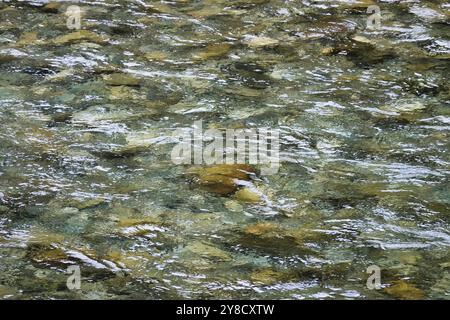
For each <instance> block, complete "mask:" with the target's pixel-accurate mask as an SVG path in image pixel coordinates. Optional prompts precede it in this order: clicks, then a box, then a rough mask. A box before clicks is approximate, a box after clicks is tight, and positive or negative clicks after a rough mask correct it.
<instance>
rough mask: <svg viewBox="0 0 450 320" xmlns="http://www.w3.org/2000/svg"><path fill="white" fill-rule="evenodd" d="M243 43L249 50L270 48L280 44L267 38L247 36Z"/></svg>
mask: <svg viewBox="0 0 450 320" xmlns="http://www.w3.org/2000/svg"><path fill="white" fill-rule="evenodd" d="M244 43H245V44H247V45H248V46H249V47H251V48H271V47H275V46H277V45H278V44H279V43H280V42H279V41H278V40H277V39H272V38H269V37H255V36H248V37H246V38H245V40H244Z"/></svg>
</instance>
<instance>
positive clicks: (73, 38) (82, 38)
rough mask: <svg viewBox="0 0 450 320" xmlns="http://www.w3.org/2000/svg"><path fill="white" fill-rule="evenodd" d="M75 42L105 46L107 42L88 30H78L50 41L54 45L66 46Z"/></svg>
mask: <svg viewBox="0 0 450 320" xmlns="http://www.w3.org/2000/svg"><path fill="white" fill-rule="evenodd" d="M76 42H94V43H98V44H105V43H106V42H108V39H107V38H105V37H103V36H101V35H98V34H97V33H95V32H92V31H89V30H78V31H75V32H72V33H69V34H65V35H62V36H59V37H56V38H55V39H53V40H52V43H54V44H56V45H66V44H72V43H76Z"/></svg>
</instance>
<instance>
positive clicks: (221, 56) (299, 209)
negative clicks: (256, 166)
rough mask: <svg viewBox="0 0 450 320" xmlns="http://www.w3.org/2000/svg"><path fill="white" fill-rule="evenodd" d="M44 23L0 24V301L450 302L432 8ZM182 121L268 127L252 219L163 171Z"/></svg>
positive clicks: (29, 19)
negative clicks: (275, 147) (369, 284)
mask: <svg viewBox="0 0 450 320" xmlns="http://www.w3.org/2000/svg"><path fill="white" fill-rule="evenodd" d="M46 4H47V2H46V1H10V2H8V1H4V2H3V3H1V4H0V21H1V22H0V44H1V49H0V70H1V72H0V123H1V126H0V202H1V205H0V297H2V298H16V299H42V298H58V299H66V298H82V299H136V298H138V299H145V298H157V299H175V298H226V299H227V298H255V299H257V298H275V299H277V298H288V299H368V298H369V299H395V298H418V297H419V298H438V299H447V298H448V297H449V294H450V271H449V266H450V264H449V263H450V252H449V247H450V234H449V206H450V203H449V201H450V197H449V170H450V169H449V161H450V160H449V153H448V151H449V145H448V139H449V129H450V127H449V122H450V112H449V110H450V109H449V102H450V96H449V92H450V90H449V84H448V72H449V66H450V64H449V57H450V39H449V34H450V32H449V6H448V4H447V3H446V2H445V1H420V2H406V1H399V2H395V3H394V2H392V1H385V2H379V3H378V4H379V5H380V7H381V10H382V18H383V19H382V23H381V29H380V30H376V31H367V30H365V26H366V18H367V16H368V15H367V13H366V8H367V6H368V5H370V4H373V3H372V2H371V1H361V2H357V1H354V2H353V1H315V2H308V1H265V0H255V1H241V0H237V1H220V0H219V1H212V0H211V1H195V2H190V1H173V2H165V3H160V2H158V1H136V2H131V1H80V2H78V3H77V4H78V5H79V6H81V7H82V8H83V10H84V16H83V18H82V24H81V26H82V29H83V30H85V31H83V32H81V33H76V34H71V33H72V32H74V30H68V29H67V26H66V16H65V15H64V12H65V10H66V6H67V5H68V2H63V3H62V6H58V5H50V6H47V7H45V5H46ZM74 4H76V3H74ZM86 30H87V31H86ZM88 31H89V32H88ZM68 35H69V36H68ZM254 37H259V38H254ZM261 37H266V38H261ZM255 39H256V40H255ZM196 120H203V122H204V127H205V128H261V127H271V128H278V129H280V132H281V150H280V157H281V159H280V160H281V163H282V165H281V168H280V170H279V172H278V174H276V175H273V176H268V177H258V178H257V179H256V180H255V181H253V182H252V184H253V185H254V186H255V187H256V188H257V189H258V190H259V191H260V192H261V193H262V194H264V196H265V199H266V201H264V202H262V203H258V204H252V203H246V202H243V201H240V200H239V199H237V197H236V196H235V195H228V196H220V195H217V194H214V193H212V192H209V191H208V190H205V189H203V188H200V187H199V186H198V185H197V184H196V183H195V182H193V180H192V178H191V177H190V176H189V175H188V174H187V173H188V172H189V170H190V169H191V166H183V165H174V164H173V163H172V162H171V159H170V152H171V150H172V148H173V146H174V141H173V139H171V132H172V131H173V129H176V128H180V127H191V126H192V125H193V123H194V121H196ZM69 265H79V266H81V273H82V286H81V290H80V291H69V290H68V289H67V288H66V280H67V274H66V272H65V271H66V268H67V266H69ZM370 265H377V266H379V267H380V268H381V275H382V279H381V281H382V284H383V288H382V289H380V290H369V289H367V288H366V280H367V277H368V274H367V273H366V269H367V267H369V266H370ZM399 281H400V282H399ZM399 283H401V284H402V285H401V286H400V287H399V285H398V284H399ZM395 284H397V287H395ZM393 287H394V288H395V289H392V288H393ZM389 288H391V290H389Z"/></svg>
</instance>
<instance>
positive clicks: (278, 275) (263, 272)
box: [250, 268, 296, 285]
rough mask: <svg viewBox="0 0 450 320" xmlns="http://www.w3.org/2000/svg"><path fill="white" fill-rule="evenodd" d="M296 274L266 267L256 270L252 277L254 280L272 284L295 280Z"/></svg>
mask: <svg viewBox="0 0 450 320" xmlns="http://www.w3.org/2000/svg"><path fill="white" fill-rule="evenodd" d="M295 278H296V277H295V274H294V273H292V272H281V271H277V270H274V269H272V268H264V269H259V270H255V271H253V272H252V273H251V275H250V279H251V280H252V281H254V282H258V283H262V284H265V285H272V284H276V283H279V282H286V281H289V280H294V279H295Z"/></svg>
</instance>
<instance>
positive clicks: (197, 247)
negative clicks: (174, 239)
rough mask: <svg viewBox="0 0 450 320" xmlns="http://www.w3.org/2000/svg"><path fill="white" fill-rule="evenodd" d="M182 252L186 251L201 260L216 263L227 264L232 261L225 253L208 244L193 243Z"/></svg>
mask: <svg viewBox="0 0 450 320" xmlns="http://www.w3.org/2000/svg"><path fill="white" fill-rule="evenodd" d="M184 251H188V252H190V253H193V254H195V255H198V256H200V257H202V258H205V259H209V260H212V261H216V262H227V261H231V260H232V258H231V256H230V255H229V254H228V253H227V252H225V251H223V250H221V249H219V248H216V247H215V246H214V245H212V244H210V243H205V242H201V241H195V242H192V243H190V244H188V245H187V246H186V247H185V248H184Z"/></svg>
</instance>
